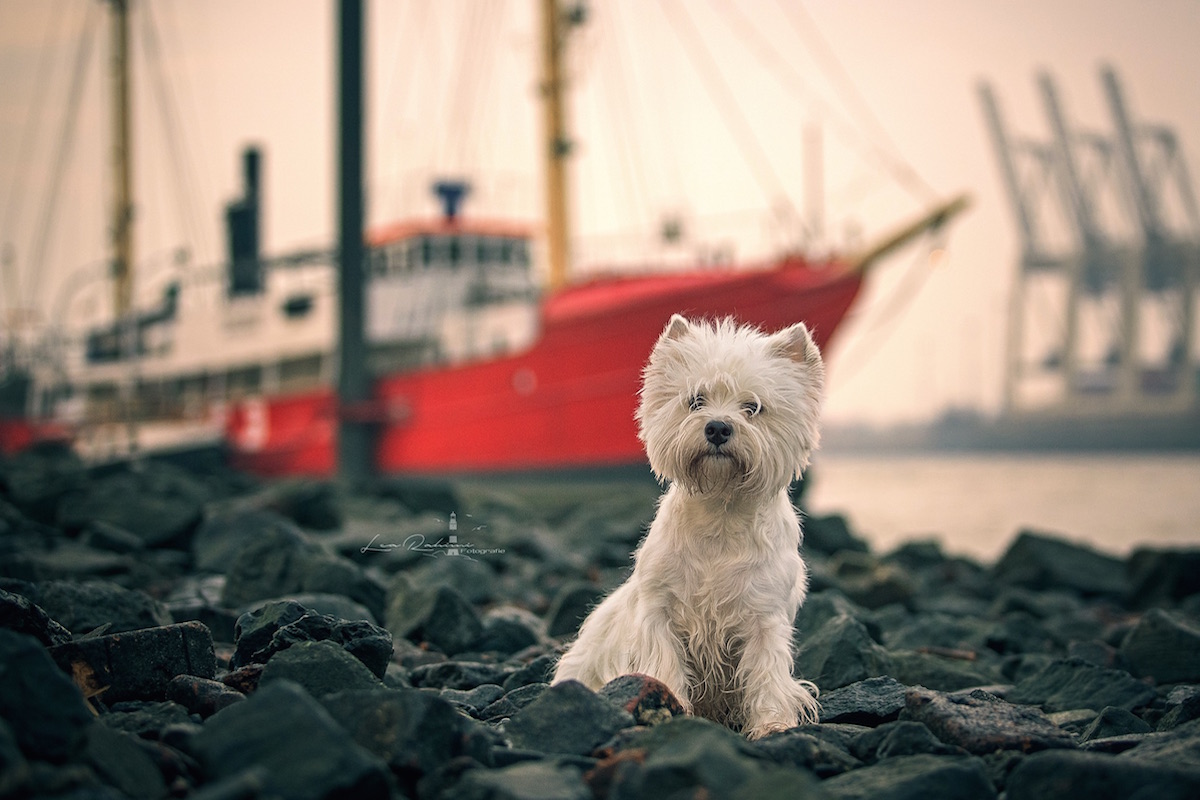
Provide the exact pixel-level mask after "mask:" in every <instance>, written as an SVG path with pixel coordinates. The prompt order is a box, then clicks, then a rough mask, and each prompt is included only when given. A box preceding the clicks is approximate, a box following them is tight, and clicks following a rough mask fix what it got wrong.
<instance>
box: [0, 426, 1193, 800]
mask: <svg viewBox="0 0 1200 800" xmlns="http://www.w3.org/2000/svg"><path fill="white" fill-rule="evenodd" d="M655 496H656V491H655V489H654V487H653V486H652V485H650V484H649V482H647V485H646V486H632V485H631V486H618V485H612V486H604V485H594V486H590V487H589V486H581V487H576V488H574V489H570V488H564V487H561V486H560V487H551V486H536V485H535V486H531V487H528V488H527V489H524V490H517V489H509V490H506V489H502V488H498V487H492V486H485V485H479V486H474V487H464V486H457V487H444V486H436V485H412V484H399V483H396V484H378V485H373V486H372V487H370V488H369V489H364V490H363V491H360V492H355V493H352V494H345V493H342V492H340V491H338V490H336V489H335V488H334V487H332V486H330V485H327V484H323V483H317V482H286V483H276V484H264V483H258V482H255V481H253V480H250V479H248V478H246V477H244V476H240V475H236V474H231V473H229V472H228V471H226V470H224V469H223V468H222V467H221V466H220V465H219V463H216V462H212V463H194V464H192V465H189V466H188V467H187V468H184V467H181V466H178V465H171V464H165V463H154V462H147V463H143V464H140V465H138V466H137V467H128V466H123V467H112V468H109V469H107V470H99V471H97V470H91V471H89V470H86V469H85V468H84V467H83V465H81V464H80V463H79V462H78V461H76V460H75V459H74V458H72V457H71V456H70V455H69V454H65V453H63V452H60V451H52V450H44V451H40V452H34V453H26V454H23V455H21V456H19V457H16V458H12V459H9V460H8V461H4V462H0V798H6V797H79V798H83V797H87V798H108V797H135V798H167V797H180V798H183V797H191V798H206V799H208V800H217V799H218V798H258V797H263V798H268V797H283V798H325V797H363V798H373V797H409V798H422V799H423V798H468V799H471V798H479V799H484V798H539V799H541V800H556V799H557V798H563V799H564V800H566V799H568V798H569V799H571V800H574V799H576V798H577V799H578V800H588V799H590V798H600V799H601V800H603V799H604V798H612V800H635V799H637V798H648V799H652V800H664V799H665V798H676V797H678V798H693V797H694V798H702V797H703V798H766V799H767V800H770V799H771V798H792V797H806V798H873V800H880V799H881V798H882V799H886V798H935V799H936V798H995V797H1007V798H1009V800H1025V799H1026V798H1048V797H1054V798H1084V799H1086V800H1102V799H1103V798H1126V797H1134V796H1137V797H1154V798H1179V800H1184V798H1195V797H1200V549H1193V550H1176V551H1167V550H1139V551H1136V552H1134V553H1133V554H1132V555H1131V556H1130V557H1128V558H1125V559H1118V558H1115V557H1113V556H1111V555H1108V554H1105V553H1100V552H1096V551H1094V550H1091V549H1089V548H1087V547H1083V546H1080V545H1078V544H1074V543H1072V542H1070V541H1068V540H1065V539H1063V538H1061V537H1059V536H1055V535H1051V534H1045V533H1039V532H1034V531H1023V532H1014V537H1013V541H1012V542H1011V544H1010V545H1009V547H1008V549H1007V550H1006V551H1005V553H1004V555H1003V556H1002V557H1001V558H1000V559H999V560H998V561H997V562H996V563H995V564H978V563H973V562H971V561H969V560H965V559H962V558H957V557H952V556H949V555H947V554H945V553H944V552H943V551H942V550H941V549H940V547H939V546H938V545H937V543H936V542H934V541H923V542H914V543H910V544H906V545H904V546H903V547H901V548H899V549H898V550H896V551H894V552H891V553H873V552H871V551H870V549H869V547H868V546H867V545H866V543H865V542H864V541H863V540H862V539H860V538H858V537H857V536H855V534H854V532H853V530H852V529H851V528H850V527H849V525H848V524H847V522H846V520H845V519H843V518H841V517H837V516H834V517H823V518H813V519H809V520H808V521H807V523H806V540H805V545H804V554H805V557H806V558H807V560H808V562H809V565H810V569H811V571H812V575H813V578H812V589H811V593H810V596H809V600H808V602H807V603H806V604H805V606H804V607H803V608H802V609H801V612H800V614H799V616H798V617H797V620H796V624H797V634H796V644H797V651H798V655H797V658H796V662H797V670H798V673H799V674H800V675H803V676H804V677H806V678H809V679H811V680H813V681H815V682H816V683H817V684H818V686H819V687H820V689H821V703H822V715H821V721H820V723H819V724H815V725H804V726H801V727H798V728H795V729H793V730H790V731H786V732H784V733H780V734H776V735H773V736H769V737H767V738H765V739H762V740H759V741H755V742H750V741H747V740H746V739H745V738H744V737H742V736H741V735H739V734H737V733H735V732H732V731H729V730H726V729H724V728H721V727H719V726H716V725H714V724H712V723H709V722H707V721H704V720H700V719H695V718H690V717H687V716H685V715H683V714H682V711H681V709H680V707H679V704H678V702H677V701H676V700H675V698H674V697H672V696H671V695H670V693H669V692H668V691H667V690H666V689H665V687H663V686H661V685H660V684H658V683H657V682H655V681H654V680H652V679H648V678H645V677H643V676H626V677H623V678H620V679H618V680H616V681H614V682H613V683H612V684H610V685H609V686H607V687H605V688H604V689H603V690H602V691H601V692H599V693H594V692H591V691H589V690H588V689H586V688H584V687H583V686H581V685H578V684H573V683H566V684H562V685H559V686H555V687H549V686H547V683H546V680H547V676H548V674H549V671H550V667H551V665H552V664H553V662H554V659H555V657H556V654H557V653H558V651H559V648H560V647H561V644H562V642H563V641H564V639H566V638H569V637H570V636H571V634H572V633H573V632H574V630H575V629H576V628H577V626H578V624H579V622H580V620H581V618H582V616H583V615H584V614H585V613H586V610H587V609H588V608H589V607H590V605H591V604H593V603H594V602H595V601H596V600H597V599H598V598H599V597H600V596H601V595H602V594H603V593H604V592H605V591H607V590H608V589H609V588H611V587H613V586H615V585H616V584H617V583H618V582H619V581H620V580H621V579H622V578H623V576H624V574H625V572H626V570H627V569H628V567H629V555H630V552H631V551H632V549H633V548H634V546H635V545H636V544H637V542H638V540H639V538H640V537H641V535H642V533H643V531H644V526H645V525H646V523H647V522H648V520H649V518H650V517H651V515H652V513H653V507H654V506H653V504H654V498H655ZM851 511H852V510H851ZM1197 524H1200V521H1197ZM1132 533H1136V532H1135V531H1131V534H1132ZM1198 533H1200V531H1198Z"/></svg>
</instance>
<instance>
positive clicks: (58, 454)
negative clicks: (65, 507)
mask: <svg viewBox="0 0 1200 800" xmlns="http://www.w3.org/2000/svg"><path fill="white" fill-rule="evenodd" d="M86 481H87V468H86V466H85V465H84V463H83V461H82V460H81V459H80V458H79V456H78V455H76V454H75V452H74V451H73V450H71V448H70V446H69V445H65V444H64V445H42V446H37V447H33V448H30V449H28V450H23V451H21V452H20V453H17V454H15V455H12V456H9V457H7V458H0V487H3V488H4V489H5V493H6V494H7V495H8V498H9V499H10V500H11V501H12V503H13V505H15V506H16V507H17V508H19V509H20V510H21V511H23V512H24V513H25V514H28V515H29V516H30V517H31V518H32V519H35V520H37V521H39V522H53V521H54V518H55V514H56V512H57V510H58V507H59V505H60V503H61V502H62V499H63V497H64V496H65V495H67V494H70V493H71V492H74V491H76V490H78V489H79V488H80V487H82V486H83V485H84V484H85V483H86Z"/></svg>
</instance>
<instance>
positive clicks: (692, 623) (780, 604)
mask: <svg viewBox="0 0 1200 800" xmlns="http://www.w3.org/2000/svg"><path fill="white" fill-rule="evenodd" d="M824 375H825V370H824V365H823V363H822V361H821V355H820V352H819V351H818V349H817V346H816V345H815V344H814V343H813V341H812V338H811V336H810V335H809V332H808V330H807V329H806V328H805V327H804V325H802V324H797V325H793V326H792V327H790V328H786V329H784V330H782V331H780V332H778V333H776V334H774V335H766V334H763V333H762V332H760V331H758V330H756V329H754V328H750V327H739V326H738V325H736V324H735V323H734V322H733V321H731V320H721V321H718V322H715V323H709V322H689V321H688V320H686V319H684V318H683V317H681V316H679V315H675V316H674V317H672V318H671V321H670V323H668V325H667V327H666V330H664V331H663V333H662V336H661V337H660V338H659V340H658V343H657V344H656V345H655V347H654V351H653V352H652V354H651V356H650V360H649V363H648V364H647V366H646V369H645V372H644V376H643V386H642V391H641V404H640V407H639V408H638V412H637V419H638V422H639V425H640V429H639V436H640V437H641V439H642V441H643V443H644V444H645V445H646V452H647V454H648V455H649V457H650V465H651V467H652V468H653V469H654V472H655V474H656V475H657V476H658V478H659V480H660V481H669V482H670V488H669V489H668V490H667V492H666V494H665V495H664V496H663V498H662V499H661V501H660V503H659V508H658V513H657V515H656V516H655V518H654V522H653V523H652V524H651V526H650V530H649V533H648V534H647V535H646V538H645V540H644V541H643V542H642V544H641V545H640V546H639V547H638V549H637V552H636V553H635V554H634V570H633V573H632V574H631V575H630V576H629V579H628V580H627V581H626V582H625V583H624V584H622V585H621V586H620V587H618V588H617V589H616V590H615V591H614V592H613V593H612V594H611V595H609V596H608V597H607V598H606V599H605V600H604V601H603V602H602V603H601V604H600V605H599V606H597V607H596V608H595V609H594V610H593V611H592V612H591V614H589V615H588V617H587V619H586V620H584V623H583V626H582V627H581V628H580V631H579V636H578V638H577V639H576V640H575V642H574V644H572V646H571V647H570V648H569V649H568V650H567V652H566V653H565V654H564V655H563V657H562V658H561V660H560V661H559V663H558V666H557V669H556V671H555V674H554V682H555V683H558V682H560V681H565V680H578V681H580V682H582V683H584V684H585V685H587V686H589V687H590V688H592V689H599V688H600V687H601V686H603V685H604V684H605V683H607V682H608V681H610V680H612V679H613V678H616V677H618V676H619V675H624V674H628V673H644V674H646V675H650V676H652V677H655V678H657V679H658V680H660V681H662V682H663V683H665V684H666V685H667V687H668V688H670V689H671V691H672V692H673V693H674V694H675V696H676V697H677V698H678V699H679V700H680V701H681V702H682V703H683V705H684V707H685V708H686V709H687V710H689V711H690V712H692V713H695V714H697V715H700V716H704V717H708V718H710V719H714V720H717V721H719V722H721V723H723V724H725V725H728V726H730V727H734V728H739V729H741V730H742V731H743V732H745V733H746V734H747V735H748V736H750V737H751V738H758V737H761V736H765V735H766V734H768V733H772V732H774V731H780V730H784V729H787V728H790V727H793V726H795V725H797V724H799V723H802V722H815V721H816V718H817V712H818V706H817V701H816V693H817V688H816V686H814V685H813V684H812V683H809V682H807V681H801V680H796V679H794V678H793V677H792V663H793V654H792V620H793V618H794V617H795V615H796V611H797V609H798V608H799V607H800V604H801V603H802V602H803V601H804V597H805V593H806V592H807V587H808V572H807V569H806V568H805V565H804V561H803V560H802V559H801V557H800V552H799V545H800V540H801V533H800V521H799V518H798V516H797V514H796V510H795V508H793V507H792V504H791V501H790V499H789V497H788V493H787V487H788V485H789V483H790V482H791V481H792V479H793V478H796V477H799V475H800V473H801V472H802V471H803V469H804V468H805V467H806V466H807V465H808V461H809V457H810V456H811V454H812V451H813V449H814V448H815V447H816V446H817V441H818V435H819V434H818V427H817V417H818V412H819V408H820V399H821V392H822V389H823V386H824Z"/></svg>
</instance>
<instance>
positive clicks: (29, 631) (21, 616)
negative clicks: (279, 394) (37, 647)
mask: <svg viewBox="0 0 1200 800" xmlns="http://www.w3.org/2000/svg"><path fill="white" fill-rule="evenodd" d="M0 628H7V629H8V630H10V631H13V632H14V633H23V634H25V635H26V636H32V637H33V638H35V639H37V640H38V641H39V642H41V643H42V644H43V645H45V646H47V647H50V646H52V645H56V644H62V643H64V642H69V641H71V632H70V631H69V630H67V629H66V628H64V627H63V626H62V625H59V624H58V623H57V622H55V621H54V620H52V619H51V618H50V615H49V614H47V613H46V612H45V611H44V610H43V609H42V608H41V606H38V605H36V604H34V603H33V602H32V601H31V600H30V599H29V598H28V597H25V596H24V595H21V594H13V593H12V592H6V591H4V590H3V589H0Z"/></svg>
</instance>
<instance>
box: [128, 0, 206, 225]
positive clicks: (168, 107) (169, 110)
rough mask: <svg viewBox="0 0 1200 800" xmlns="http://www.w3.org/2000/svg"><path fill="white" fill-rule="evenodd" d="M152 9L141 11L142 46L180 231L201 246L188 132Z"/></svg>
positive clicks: (196, 195) (145, 5)
mask: <svg viewBox="0 0 1200 800" xmlns="http://www.w3.org/2000/svg"><path fill="white" fill-rule="evenodd" d="M152 6H153V4H152V3H144V4H142V8H143V9H144V10H145V14H144V16H143V24H142V38H143V42H142V46H143V48H144V50H145V53H146V63H147V65H148V66H150V67H151V70H150V72H151V77H152V79H153V81H152V82H153V84H154V89H155V92H156V94H157V95H158V111H159V115H160V118H161V124H162V126H163V136H164V138H165V139H166V140H167V146H168V148H170V151H171V153H170V161H171V165H170V166H171V168H172V170H173V172H174V177H173V179H172V181H171V183H172V185H173V186H174V188H175V193H176V198H175V200H176V204H177V207H176V212H177V213H178V214H179V216H180V219H179V224H180V228H181V229H182V231H183V232H184V238H185V241H192V242H199V241H200V239H201V236H202V234H201V233H200V231H202V230H204V229H205V226H203V225H202V224H201V223H200V219H201V215H200V211H199V208H198V206H197V203H198V202H199V192H198V191H197V189H196V185H195V182H194V181H192V180H191V178H192V175H193V174H194V173H193V172H192V170H191V169H189V168H188V167H189V159H188V158H187V153H188V147H187V139H186V131H185V128H184V126H183V125H182V124H181V123H180V120H179V112H178V109H177V108H176V107H175V104H174V103H172V102H171V98H172V97H173V96H174V95H173V94H172V92H171V91H170V88H169V87H168V86H167V78H166V73H165V71H164V70H163V58H162V49H161V47H160V42H159V38H158V30H157V27H156V24H155V21H154V17H153V15H152V13H151V10H150V9H151V8H152ZM189 229H190V230H189Z"/></svg>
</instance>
